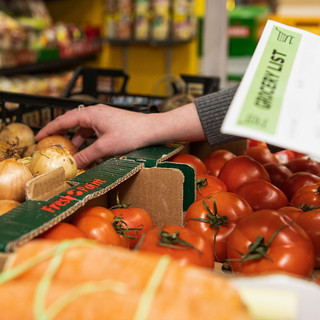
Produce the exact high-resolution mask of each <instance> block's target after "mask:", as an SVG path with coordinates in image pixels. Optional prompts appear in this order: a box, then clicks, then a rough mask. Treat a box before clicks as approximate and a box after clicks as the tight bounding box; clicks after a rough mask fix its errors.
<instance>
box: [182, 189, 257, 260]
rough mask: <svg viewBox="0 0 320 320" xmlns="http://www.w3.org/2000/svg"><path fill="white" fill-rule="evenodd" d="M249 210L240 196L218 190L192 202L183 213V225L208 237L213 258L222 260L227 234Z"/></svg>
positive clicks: (224, 256) (224, 254)
mask: <svg viewBox="0 0 320 320" xmlns="http://www.w3.org/2000/svg"><path fill="white" fill-rule="evenodd" d="M215 205H216V207H215ZM215 209H216V210H215ZM250 212H252V209H251V207H250V205H249V204H248V202H247V201H246V200H244V199H243V198H242V197H241V196H239V195H237V194H235V193H232V192H219V193H215V194H214V195H212V196H210V197H207V198H204V199H201V200H197V201H195V202H194V203H192V204H191V205H190V207H189V208H188V210H187V212H186V214H185V217H184V225H185V227H186V228H189V229H192V230H194V231H195V232H197V233H200V234H202V235H203V236H204V237H205V238H206V239H208V240H209V241H210V243H211V245H212V247H213V248H214V253H215V259H216V260H217V261H220V262H224V261H225V260H226V259H227V241H228V237H229V234H230V233H231V231H232V230H233V229H234V227H235V225H236V223H237V222H238V221H239V220H240V219H241V218H242V217H244V216H245V215H247V214H248V213H250Z"/></svg>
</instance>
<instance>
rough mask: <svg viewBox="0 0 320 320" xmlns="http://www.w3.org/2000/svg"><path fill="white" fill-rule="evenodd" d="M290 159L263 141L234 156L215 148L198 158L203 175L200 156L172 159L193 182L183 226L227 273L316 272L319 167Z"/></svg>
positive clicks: (319, 246) (319, 225)
mask: <svg viewBox="0 0 320 320" xmlns="http://www.w3.org/2000/svg"><path fill="white" fill-rule="evenodd" d="M287 155H288V154H287ZM287 155H286V156H287ZM290 156H291V157H290V158H288V157H284V154H283V152H280V153H279V154H277V153H272V152H271V151H270V150H269V148H268V147H267V145H266V144H263V143H261V144H259V145H255V146H251V147H248V148H247V149H245V150H243V151H242V152H241V154H239V155H236V154H233V153H232V152H230V151H228V150H222V149H220V150H217V151H214V152H212V153H211V154H209V155H208V156H207V157H206V158H205V159H204V160H203V161H202V162H203V164H204V165H205V166H206V168H207V172H206V173H204V172H203V169H202V168H203V166H202V165H201V166H199V159H196V160H195V162H192V159H191V158H192V157H190V155H187V157H185V156H184V155H183V154H181V155H179V157H178V160H179V161H180V162H183V163H188V164H190V165H192V166H193V167H194V168H195V172H196V177H197V199H196V201H195V202H194V203H192V204H191V206H190V207H189V208H188V210H187V212H186V215H185V221H184V223H185V227H188V228H190V229H192V230H194V231H196V232H198V233H200V234H202V235H203V236H205V237H206V238H207V239H208V240H209V241H210V242H211V245H212V247H213V248H214V256H215V260H216V261H219V262H228V264H229V265H230V267H231V269H232V271H233V272H236V273H242V274H261V273H267V272H287V273H290V274H296V275H300V276H309V275H310V274H311V272H312V270H313V269H314V268H319V267H320V241H319V240H320V207H319V203H320V171H319V169H320V163H319V162H318V161H316V160H313V159H311V158H309V157H307V156H306V155H302V154H297V153H293V152H292V153H291V154H290ZM193 157H194V156H193ZM195 158H197V157H195ZM284 159H286V161H284ZM174 161H176V159H174ZM198 168H199V169H198ZM221 182H222V183H221Z"/></svg>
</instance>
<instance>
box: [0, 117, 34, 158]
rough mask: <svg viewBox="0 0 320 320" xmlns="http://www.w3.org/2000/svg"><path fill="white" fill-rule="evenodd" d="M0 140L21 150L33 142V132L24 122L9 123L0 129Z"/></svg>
mask: <svg viewBox="0 0 320 320" xmlns="http://www.w3.org/2000/svg"><path fill="white" fill-rule="evenodd" d="M0 141H1V142H5V143H8V144H9V145H15V146H16V147H17V148H19V149H20V150H21V154H23V152H24V150H25V149H26V148H28V147H29V146H31V145H32V144H34V143H35V140H34V132H33V130H32V129H31V128H30V127H29V126H27V125H26V124H23V123H20V122H13V123H10V124H8V125H6V126H4V127H3V128H2V130H1V131H0Z"/></svg>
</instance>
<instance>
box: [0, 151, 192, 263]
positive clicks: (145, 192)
mask: <svg viewBox="0 0 320 320" xmlns="http://www.w3.org/2000/svg"><path fill="white" fill-rule="evenodd" d="M151 149H153V150H151ZM151 149H145V150H141V151H139V156H140V159H144V158H146V159H147V158H148V157H149V156H150V152H151V151H152V152H155V149H154V148H153V147H152V148H151ZM156 149H157V147H156ZM158 150H160V149H158ZM179 151H180V148H170V147H167V148H164V149H161V151H160V153H159V154H158V155H157V156H154V161H155V162H154V165H153V166H152V165H150V166H148V167H147V166H146V165H145V162H146V161H138V160H136V159H133V158H132V159H129V158H126V157H123V158H120V159H118V158H111V159H108V160H106V161H105V162H103V163H101V164H99V165H97V166H95V167H94V168H92V169H89V170H87V171H85V172H84V173H82V174H80V175H78V176H76V177H74V178H73V179H71V180H69V181H65V179H64V170H63V169H62V168H58V169H56V170H55V171H52V172H50V173H47V174H44V175H41V176H39V177H36V178H34V179H32V180H31V181H29V183H28V184H27V186H26V197H27V200H26V201H25V202H24V203H22V204H21V205H19V206H18V207H16V208H14V209H12V210H11V211H9V212H8V213H5V214H4V215H2V216H0V225H1V232H0V262H1V263H3V262H4V261H5V258H6V255H7V254H8V253H9V252H12V251H14V250H15V248H16V247H18V246H21V245H23V244H24V243H26V242H28V241H30V240H31V239H33V238H35V237H37V236H39V235H40V234H41V233H43V232H44V231H46V230H47V229H49V228H50V227H52V226H54V225H55V224H57V223H58V222H61V221H68V220H71V219H72V218H73V217H74V216H75V215H76V214H77V213H78V212H80V211H81V210H82V209H83V208H84V207H86V206H95V205H102V206H106V207H110V206H112V205H114V204H115V203H116V198H117V195H119V198H120V200H121V202H123V203H128V204H130V205H131V206H132V207H142V208H144V209H146V210H147V211H148V212H149V213H150V214H151V216H152V217H153V220H154V222H155V224H156V225H160V224H164V223H166V224H177V225H182V224H183V215H184V212H185V210H186V209H187V207H188V206H189V205H190V204H191V203H192V202H193V201H194V199H195V175H194V170H193V168H191V167H190V166H188V165H184V164H177V163H169V162H166V161H163V159H168V158H170V156H172V155H173V154H175V153H176V152H179ZM156 153H157V152H156ZM164 154H165V156H163V155H164ZM156 158H158V159H156ZM159 159H162V160H161V161H159ZM162 161H163V162H162ZM150 163H151V162H150ZM186 190H188V192H187V191H186Z"/></svg>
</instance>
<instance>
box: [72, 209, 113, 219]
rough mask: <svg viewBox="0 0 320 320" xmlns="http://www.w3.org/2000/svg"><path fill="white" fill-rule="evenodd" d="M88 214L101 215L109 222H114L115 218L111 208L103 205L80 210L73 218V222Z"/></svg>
mask: <svg viewBox="0 0 320 320" xmlns="http://www.w3.org/2000/svg"><path fill="white" fill-rule="evenodd" d="M88 215H93V216H97V217H101V218H104V219H106V220H108V221H109V222H112V221H113V220H114V214H113V213H112V212H111V210H109V209H107V208H105V207H101V206H94V207H88V208H85V209H83V210H82V211H80V212H79V213H78V214H77V215H76V216H75V218H74V219H73V222H75V221H76V220H77V219H79V218H80V217H82V216H88Z"/></svg>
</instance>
